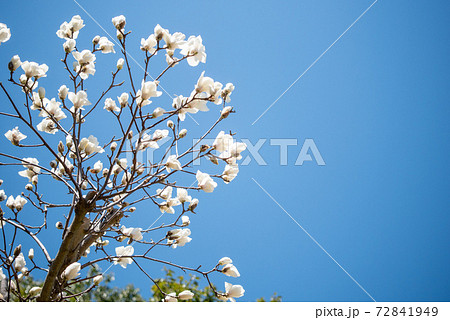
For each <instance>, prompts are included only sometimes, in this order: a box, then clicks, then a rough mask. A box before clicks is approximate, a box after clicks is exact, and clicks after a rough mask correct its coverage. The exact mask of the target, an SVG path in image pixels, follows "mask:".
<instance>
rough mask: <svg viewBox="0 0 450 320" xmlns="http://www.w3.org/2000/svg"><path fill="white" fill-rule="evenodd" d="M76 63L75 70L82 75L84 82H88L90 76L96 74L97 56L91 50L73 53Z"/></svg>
mask: <svg viewBox="0 0 450 320" xmlns="http://www.w3.org/2000/svg"><path fill="white" fill-rule="evenodd" d="M72 55H73V57H74V58H75V60H76V62H74V70H75V71H76V72H77V73H79V74H80V77H81V78H82V79H83V80H86V79H87V78H88V77H89V75H90V74H91V75H94V74H95V64H94V61H95V59H96V58H95V54H93V53H92V52H91V51H90V50H87V49H86V50H83V51H81V52H78V51H75V52H72Z"/></svg>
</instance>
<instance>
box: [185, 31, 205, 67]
mask: <svg viewBox="0 0 450 320" xmlns="http://www.w3.org/2000/svg"><path fill="white" fill-rule="evenodd" d="M180 53H181V54H182V55H184V56H189V57H188V58H187V62H188V64H189V65H190V66H192V67H195V66H197V65H198V64H199V63H200V62H202V63H205V62H206V53H205V46H204V45H203V44H202V37H201V36H198V37H194V36H190V37H189V39H188V40H187V42H186V43H185V44H184V45H183V47H182V49H181V51H180Z"/></svg>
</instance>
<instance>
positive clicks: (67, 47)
mask: <svg viewBox="0 0 450 320" xmlns="http://www.w3.org/2000/svg"><path fill="white" fill-rule="evenodd" d="M76 45H77V42H76V41H75V40H74V39H69V40H66V42H64V44H63V48H64V52H66V53H71V52H72V51H73V50H75V46H76Z"/></svg>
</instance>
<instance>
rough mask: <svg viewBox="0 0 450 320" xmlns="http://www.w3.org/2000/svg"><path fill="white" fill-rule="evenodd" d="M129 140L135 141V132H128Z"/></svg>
mask: <svg viewBox="0 0 450 320" xmlns="http://www.w3.org/2000/svg"><path fill="white" fill-rule="evenodd" d="M127 138H128V139H129V140H131V139H133V131H132V130H130V132H128V135H127Z"/></svg>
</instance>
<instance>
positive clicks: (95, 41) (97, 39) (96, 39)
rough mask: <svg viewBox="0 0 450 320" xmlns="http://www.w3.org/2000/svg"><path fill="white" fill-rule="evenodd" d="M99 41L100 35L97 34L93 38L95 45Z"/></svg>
mask: <svg viewBox="0 0 450 320" xmlns="http://www.w3.org/2000/svg"><path fill="white" fill-rule="evenodd" d="M99 41H100V36H95V37H94V39H92V43H93V44H94V45H97V44H98V42H99Z"/></svg>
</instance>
